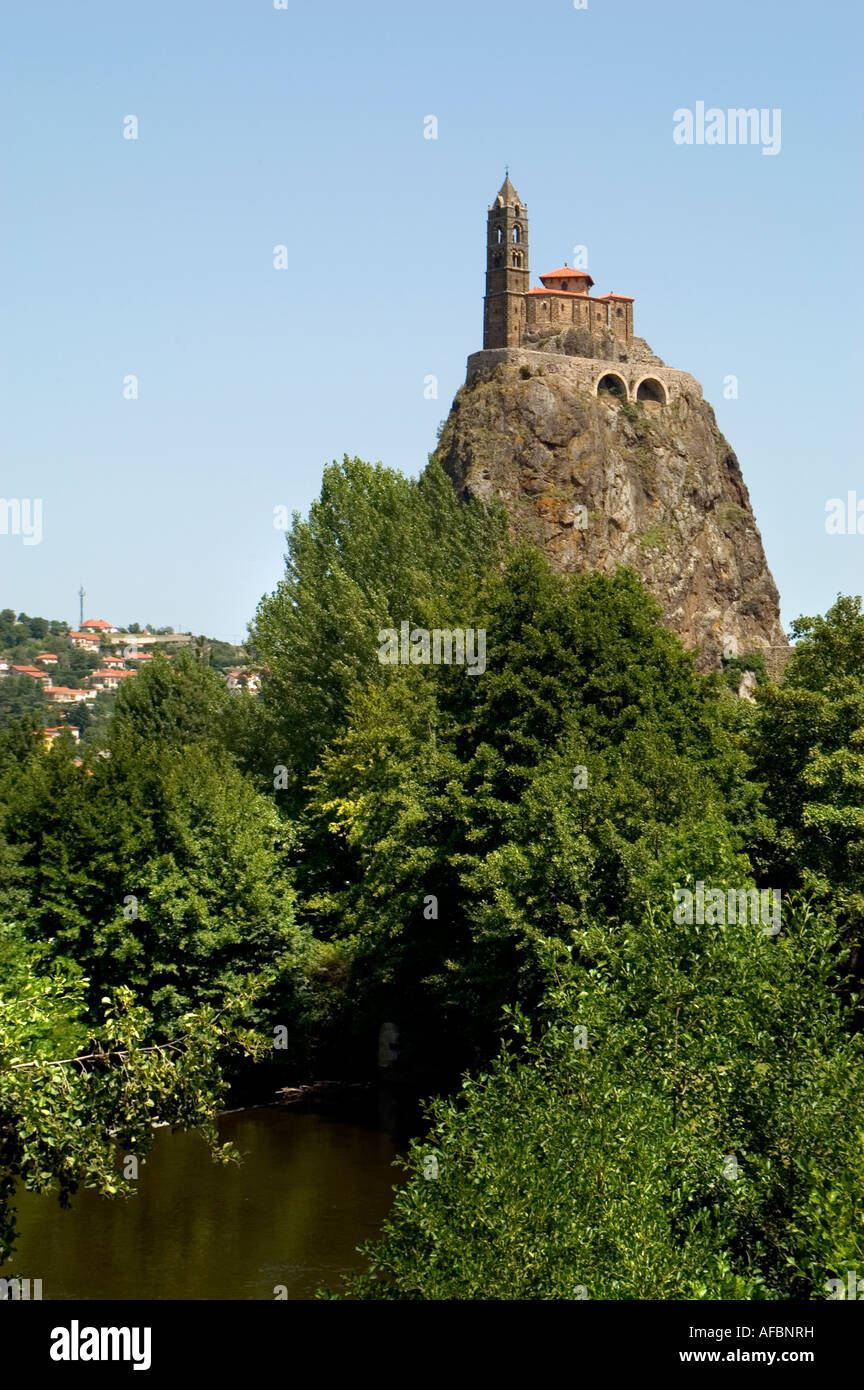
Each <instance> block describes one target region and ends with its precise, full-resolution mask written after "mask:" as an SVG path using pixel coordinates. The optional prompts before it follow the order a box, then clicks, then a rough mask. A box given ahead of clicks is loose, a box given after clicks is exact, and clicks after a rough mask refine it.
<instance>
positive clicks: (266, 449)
mask: <svg viewBox="0 0 864 1390" xmlns="http://www.w3.org/2000/svg"><path fill="white" fill-rule="evenodd" d="M11 8H12V13H9V11H8V10H7V14H6V18H5V20H4V21H3V35H2V39H3V42H2V48H3V54H4V57H3V67H2V83H0V86H2V97H0V102H2V120H3V128H4V137H5V138H4V142H3V143H4V147H5V149H6V154H5V156H4V161H3V184H4V202H5V206H6V217H5V219H4V221H5V222H6V223H7V228H6V230H5V232H4V235H3V255H2V261H3V267H4V268H3V271H2V279H3V286H2V289H3V304H4V320H5V332H4V344H3V391H2V402H0V405H2V473H0V495H2V496H4V497H6V498H9V497H20V498H35V497H39V498H41V499H42V500H43V508H44V522H43V527H44V535H43V540H42V542H41V544H39V545H31V546H25V545H24V544H23V539H22V537H20V536H11V535H5V536H4V535H0V566H2V569H0V606H9V607H12V608H15V609H16V610H21V609H24V610H26V611H27V612H28V613H31V614H33V613H38V614H42V615H44V616H48V617H66V618H68V619H73V618H75V617H76V615H77V599H76V590H77V588H78V585H79V582H80V581H81V580H82V579H83V581H84V583H85V586H86V588H87V592H88V600H87V605H86V606H87V611H88V614H89V615H90V616H94V617H104V618H107V619H109V620H112V621H114V622H116V623H118V624H121V623H124V624H125V623H127V622H130V621H136V620H137V621H140V622H145V621H149V622H153V623H157V624H164V623H171V624H173V625H174V626H175V627H177V628H178V629H181V628H182V629H186V628H192V629H193V630H195V631H196V632H200V631H205V632H207V633H210V634H213V635H216V636H220V637H227V638H229V639H234V640H237V639H239V638H241V637H242V635H243V633H244V632H245V627H246V623H247V621H248V619H249V618H250V617H251V615H252V613H253V612H254V609H255V605H256V603H257V601H258V599H259V598H260V596H261V595H262V594H263V593H264V592H266V591H269V590H271V589H272V588H273V587H274V586H275V584H276V582H277V581H278V579H279V576H280V574H281V572H282V567H283V558H282V557H283V552H284V535H283V534H282V533H280V532H279V531H277V530H275V529H274V527H273V509H274V507H276V506H278V505H284V506H287V507H288V508H289V511H290V510H293V509H295V508H296V509H298V510H301V511H304V510H305V509H306V508H307V507H308V505H309V503H310V502H311V500H312V499H313V497H314V496H315V495H316V493H317V491H318V488H319V484H320V476H321V470H322V468H323V466H324V464H325V463H326V462H327V461H328V460H330V459H332V458H336V457H341V456H342V454H343V453H345V452H348V453H351V454H359V455H361V456H362V457H364V458H369V459H373V460H377V459H380V460H382V461H383V462H385V463H387V464H389V465H392V466H394V467H396V468H399V469H402V470H403V471H405V472H408V473H411V474H416V473H417V472H419V471H420V470H421V469H422V467H423V466H424V465H425V462H426V457H427V454H428V452H429V450H430V449H431V448H432V447H433V444H434V438H435V429H436V426H437V424H438V422H439V421H440V420H441V419H442V418H443V417H444V416H445V415H446V414H447V411H448V409H449V405H450V402H451V399H452V397H453V395H454V394H455V392H456V390H457V389H458V387H459V385H460V384H461V382H462V380H463V378H464V370H465V358H466V356H467V355H468V353H469V352H472V351H474V350H475V349H477V348H478V347H480V346H481V329H482V295H483V271H484V235H485V230H484V229H485V217H486V208H487V204H488V203H489V202H490V201H491V199H492V197H493V196H494V194H495V192H496V191H497V189H498V187H499V185H500V183H501V181H502V178H503V174H504V165H505V162H506V161H509V164H510V171H511V177H512V178H513V181H514V183H515V184H516V187H517V189H518V190H519V192H520V194H521V195H522V197H523V198H524V199H525V201H526V202H527V205H528V210H529V215H530V218H531V265H532V283H536V277H537V274H538V273H539V272H541V271H543V270H546V269H551V268H553V267H555V266H558V265H560V264H561V263H562V262H563V261H564V260H569V259H570V258H571V256H572V249H573V247H574V245H576V244H584V245H587V247H588V248H589V267H590V270H591V273H592V275H593V276H594V279H595V280H596V282H597V288H596V290H595V293H605V292H606V291H608V290H610V289H613V290H616V291H618V292H619V293H624V294H631V295H634V296H635V298H636V305H635V320H636V331H637V333H639V334H640V335H642V336H644V337H645V338H647V339H648V341H649V343H650V344H651V346H652V347H653V348H654V350H655V352H658V353H659V354H660V355H661V356H662V357H663V358H664V359H665V360H666V361H667V363H669V364H670V365H671V366H676V367H680V368H683V369H685V370H687V371H690V372H692V373H693V374H694V375H695V376H696V377H697V378H698V379H699V380H700V381H701V382H702V383H703V386H704V389H705V394H706V396H707V398H708V399H709V400H710V401H711V402H712V404H713V405H714V407H715V409H716V411H717V416H718V420H719V423H720V426H721V428H722V429H723V430H724V432H725V433H726V435H727V436H728V438H729V440H730V442H731V444H732V446H733V448H734V449H735V450H736V452H737V454H738V456H739V458H740V460H741V465H742V468H743V471H744V477H745V479H746V481H747V484H748V487H749V489H750V495H751V499H752V502H753V505H754V508H755V511H756V516H757V520H758V522H759V525H760V528H761V531H762V535H763V539H764V542H765V548H766V552H767V555H768V560H769V564H770V565H771V568H772V570H773V573H774V576H775V579H776V580H777V583H778V585H779V588H780V591H781V595H782V599H783V618H784V621H785V622H786V623H787V624H788V622H789V621H790V620H791V619H792V618H793V617H794V616H795V615H796V614H798V613H800V612H807V613H810V612H816V611H824V609H825V608H826V607H827V606H828V605H829V604H830V603H831V602H832V600H833V598H834V596H835V594H836V593H837V592H838V591H840V590H842V591H844V592H853V593H857V592H861V590H862V588H864V584H862V574H864V563H862V562H864V536H828V535H826V533H825V503H826V501H827V499H828V498H831V497H835V496H841V495H845V493H846V492H847V490H849V489H857V491H858V493H859V496H860V497H862V498H864V467H862V452H861V420H860V400H861V376H862V363H861V360H860V342H861V333H860V328H859V322H860V319H861V311H862V296H861V274H860V264H861V226H862V207H861V201H862V199H861V149H862V128H861V110H860V107H861V102H860V96H859V89H860V53H861V38H862V33H861V30H862V23H861V18H860V13H861V12H860V10H859V9H858V8H857V7H855V6H853V5H852V4H850V3H847V4H839V3H837V2H836V0H833V2H832V0H828V3H822V4H819V5H813V4H810V3H803V0H726V3H722V4H721V3H717V4H710V5H709V4H706V3H694V0H653V3H651V2H650V0H589V8H588V9H587V10H576V9H574V7H573V4H572V0H536V3H532V4H524V3H515V0H470V3H468V2H467V0H436V3H434V4H417V3H414V4H409V3H406V0H399V2H398V3H397V0H365V2H364V3H363V4H357V3H356V2H353V3H348V0H331V2H330V3H328V4H321V3H310V0H288V8H287V10H276V9H274V6H273V0H204V2H203V3H202V0H197V2H195V0H145V3H142V4H137V5H127V4H123V3H121V0H84V3H59V0H40V3H38V4H35V3H31V4H19V5H17V6H14V7H11ZM698 101H704V102H705V103H706V105H707V106H709V107H711V106H716V107H720V108H723V109H726V108H728V107H738V106H745V107H751V106H755V107H758V108H762V107H766V108H775V107H779V108H780V109H781V111H782V127H781V129H782V148H781V151H780V153H779V155H777V156H776V157H771V156H767V155H763V154H762V152H761V149H760V148H759V147H740V146H738V147H732V146H728V145H725V146H710V147H709V146H707V145H702V146H697V145H693V146H689V147H686V146H678V145H676V144H675V143H674V142H673V139H672V131H673V112H674V111H675V110H676V109H678V108H682V107H689V108H695V106H696V103H697V102H698ZM128 115H134V116H136V117H137V118H138V122H139V138H138V140H137V141H132V140H125V139H124V138H123V120H124V117H125V116H128ZM427 115H435V116H436V117H437V120H438V139H437V140H427V139H424V136H423V129H424V117H426V116H427ZM277 244H284V245H286V246H287V247H288V249H289V255H290V268H289V269H287V270H284V271H277V270H275V269H274V268H273V247H274V246H275V245H277ZM129 374H134V375H135V376H137V377H138V381H139V398H138V400H134V401H131V400H125V399H124V398H123V382H124V378H125V377H126V376H127V375H129ZM428 374H434V375H436V376H437V377H438V379H439V398H438V399H437V400H427V399H424V394H423V383H424V378H425V377H426V376H427V375H428ZM730 374H734V375H735V376H737V377H738V381H739V397H738V399H737V400H724V398H723V380H724V377H726V376H727V375H730Z"/></svg>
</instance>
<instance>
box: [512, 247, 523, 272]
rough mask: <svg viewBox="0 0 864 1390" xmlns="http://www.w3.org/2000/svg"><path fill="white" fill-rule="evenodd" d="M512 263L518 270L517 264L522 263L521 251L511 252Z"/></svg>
mask: <svg viewBox="0 0 864 1390" xmlns="http://www.w3.org/2000/svg"><path fill="white" fill-rule="evenodd" d="M513 264H514V266H516V268H517V270H518V268H519V266H521V264H522V252H521V251H514V252H513Z"/></svg>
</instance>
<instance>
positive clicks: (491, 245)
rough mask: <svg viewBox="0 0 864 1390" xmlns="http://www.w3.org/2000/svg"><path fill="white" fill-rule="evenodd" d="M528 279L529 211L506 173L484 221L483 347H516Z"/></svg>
mask: <svg viewBox="0 0 864 1390" xmlns="http://www.w3.org/2000/svg"><path fill="white" fill-rule="evenodd" d="M529 279H530V276H529V271H528V210H527V208H526V207H525V204H524V203H523V202H522V199H521V198H520V197H519V194H518V193H517V192H516V189H515V188H514V187H513V185H512V183H511V182H510V175H509V174H508V175H507V177H506V178H505V180H504V182H503V184H502V185H501V191H500V193H499V194H498V196H497V198H496V199H495V202H494V203H493V204H492V206H491V207H490V209H489V216H488V217H487V219H486V298H485V300H484V307H483V346H484V348H502V347H519V344H520V343H521V341H522V329H523V327H524V323H525V300H524V297H523V296H524V295H526V294H527V293H528V283H529Z"/></svg>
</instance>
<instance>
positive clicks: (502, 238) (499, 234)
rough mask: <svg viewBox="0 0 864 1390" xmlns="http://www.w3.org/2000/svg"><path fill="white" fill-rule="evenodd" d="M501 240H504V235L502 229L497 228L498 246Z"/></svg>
mask: <svg viewBox="0 0 864 1390" xmlns="http://www.w3.org/2000/svg"><path fill="white" fill-rule="evenodd" d="M503 240H504V233H503V231H502V229H501V228H500V227H499V228H498V244H499V245H500V244H501V242H502V241H503Z"/></svg>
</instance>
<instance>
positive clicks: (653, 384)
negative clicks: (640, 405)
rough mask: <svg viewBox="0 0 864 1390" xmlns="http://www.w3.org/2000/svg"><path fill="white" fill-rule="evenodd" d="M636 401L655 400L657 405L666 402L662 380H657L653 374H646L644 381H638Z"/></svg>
mask: <svg viewBox="0 0 864 1390" xmlns="http://www.w3.org/2000/svg"><path fill="white" fill-rule="evenodd" d="M636 399H637V401H657V402H658V404H659V405H665V404H666V387H665V386H664V385H663V383H662V381H657V379H656V378H655V377H653V376H646V378H645V380H644V381H640V382H639V385H638V387H637V389H636Z"/></svg>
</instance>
